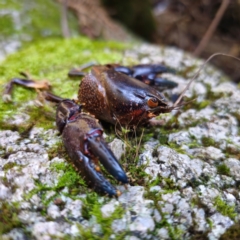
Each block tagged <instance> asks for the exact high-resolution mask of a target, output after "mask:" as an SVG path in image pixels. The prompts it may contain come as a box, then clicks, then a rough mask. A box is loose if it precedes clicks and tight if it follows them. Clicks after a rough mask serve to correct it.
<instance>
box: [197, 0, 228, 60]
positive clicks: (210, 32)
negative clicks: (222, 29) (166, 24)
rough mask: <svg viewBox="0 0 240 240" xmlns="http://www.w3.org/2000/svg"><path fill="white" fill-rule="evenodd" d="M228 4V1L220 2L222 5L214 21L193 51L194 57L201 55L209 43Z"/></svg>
mask: <svg viewBox="0 0 240 240" xmlns="http://www.w3.org/2000/svg"><path fill="white" fill-rule="evenodd" d="M229 3H230V0H223V1H222V4H221V6H220V8H219V9H218V11H217V14H216V16H215V17H214V19H213V21H212V22H211V24H210V26H209V28H208V30H207V31H206V33H205V34H204V36H203V38H202V40H201V42H200V43H199V45H198V46H197V48H196V49H195V51H194V53H193V54H194V55H195V56H199V55H200V54H201V53H202V51H203V50H204V48H205V46H206V45H207V43H208V42H209V40H210V38H211V37H212V35H213V33H214V31H215V30H216V27H217V25H218V23H219V22H220V20H221V18H222V16H223V14H224V12H225V11H226V9H227V7H228V5H229Z"/></svg>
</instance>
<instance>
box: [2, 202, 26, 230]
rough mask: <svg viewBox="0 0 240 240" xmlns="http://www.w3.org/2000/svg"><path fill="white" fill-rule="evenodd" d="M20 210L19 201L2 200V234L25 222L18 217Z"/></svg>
mask: <svg viewBox="0 0 240 240" xmlns="http://www.w3.org/2000/svg"><path fill="white" fill-rule="evenodd" d="M19 212H20V208H19V204H18V203H9V202H5V201H1V202H0V235H1V234H3V233H6V232H9V231H10V230H11V229H13V228H21V227H23V224H22V223H21V221H20V220H19V218H18V213H19Z"/></svg>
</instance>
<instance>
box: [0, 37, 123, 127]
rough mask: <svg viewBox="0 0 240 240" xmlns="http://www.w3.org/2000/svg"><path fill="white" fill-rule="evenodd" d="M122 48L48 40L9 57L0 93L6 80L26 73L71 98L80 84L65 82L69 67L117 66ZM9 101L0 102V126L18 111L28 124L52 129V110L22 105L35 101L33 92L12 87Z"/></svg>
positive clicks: (111, 44)
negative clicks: (115, 64) (88, 64)
mask: <svg viewBox="0 0 240 240" xmlns="http://www.w3.org/2000/svg"><path fill="white" fill-rule="evenodd" d="M125 47H126V46H124V45H122V44H120V43H116V42H101V41H90V40H88V39H86V38H81V39H68V40H64V39H51V40H45V41H44V42H43V41H41V42H38V43H35V44H33V45H31V46H29V47H27V48H24V49H23V50H21V51H19V52H17V53H16V54H12V55H10V56H8V57H7V59H6V60H5V61H4V62H3V63H2V64H1V65H0V75H1V78H0V85H1V88H2V89H1V90H2V91H3V88H4V84H5V83H6V82H8V81H9V79H11V78H13V77H19V74H18V72H19V71H28V72H29V73H30V74H31V75H32V78H33V79H37V80H40V79H43V78H44V79H48V80H49V81H50V83H51V85H52V91H53V92H54V93H55V94H56V95H59V96H61V97H64V98H72V97H73V96H74V95H76V94H77V88H78V85H79V82H78V81H73V80H70V79H68V77H67V73H68V71H69V69H70V68H71V67H74V66H79V65H82V64H84V63H87V62H93V61H97V62H99V63H101V64H104V63H109V62H119V61H120V60H121V56H122V50H124V49H125ZM106 49H108V50H107V51H106ZM2 91H1V92H2ZM12 98H13V102H12V103H11V104H6V103H3V101H2V100H0V122H9V120H10V119H11V118H12V116H16V115H17V114H18V111H19V110H20V111H21V113H27V114H29V115H30V116H31V118H30V120H29V121H28V122H31V123H33V124H34V125H37V126H41V127H44V128H49V127H52V124H53V121H54V111H55V110H54V107H53V106H51V105H50V106H49V105H46V104H44V106H43V107H36V106H25V105H24V103H25V102H27V101H29V100H34V99H36V98H37V93H36V92H35V91H34V90H29V89H25V88H23V87H15V88H14V91H13V97H12ZM23 106H25V107H23ZM49 120H50V121H51V122H50V123H49ZM24 124H26V123H24Z"/></svg>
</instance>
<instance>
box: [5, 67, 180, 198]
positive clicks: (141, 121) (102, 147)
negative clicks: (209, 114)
mask: <svg viewBox="0 0 240 240" xmlns="http://www.w3.org/2000/svg"><path fill="white" fill-rule="evenodd" d="M167 71H169V69H167V68H166V67H164V66H162V65H158V64H155V65H154V64H153V65H151V64H150V65H148V64H142V65H136V66H133V67H132V68H128V67H123V66H120V65H117V64H107V65H98V66H93V67H92V69H91V72H90V73H88V74H83V73H82V69H72V70H71V71H70V72H69V75H70V76H82V75H84V76H83V79H82V81H81V83H80V88H79V92H78V100H69V99H62V98H60V97H57V96H55V95H53V94H52V93H50V92H49V84H48V83H46V82H43V83H42V84H40V82H39V81H34V80H31V79H29V78H28V79H26V76H25V78H13V79H12V80H11V81H10V82H9V84H8V85H7V87H6V90H5V96H9V95H10V93H11V90H12V87H13V85H14V84H18V85H23V86H26V87H33V88H40V89H41V88H42V89H44V91H45V96H46V99H47V100H50V101H54V102H57V103H58V107H57V113H56V123H57V127H58V130H59V132H60V133H61V134H62V138H63V144H64V146H65V148H66V150H67V152H68V154H69V156H70V158H71V161H72V163H73V165H74V167H75V168H76V170H77V171H79V172H80V173H81V175H82V176H83V177H84V178H85V180H86V182H87V183H88V185H89V186H91V187H92V188H93V189H94V190H95V191H97V192H100V193H103V194H107V195H109V196H118V195H119V194H120V192H119V191H118V190H116V188H115V187H114V186H112V185H111V184H110V183H109V182H108V181H107V180H106V179H105V177H104V176H103V174H102V173H101V171H100V166H99V161H100V162H101V164H102V165H103V166H104V167H105V169H106V170H107V171H108V172H109V173H110V174H112V175H113V176H114V177H115V178H116V179H117V180H118V181H119V182H121V183H123V184H127V183H128V178H127V176H126V173H125V172H124V170H123V169H122V167H121V165H120V164H119V163H118V161H117V160H116V158H115V156H114V154H113V153H112V151H111V150H110V149H109V147H108V145H107V144H106V143H105V141H104V139H103V137H102V134H103V129H102V126H101V125H100V123H99V122H98V120H97V119H100V120H103V121H106V122H109V123H111V124H115V125H119V126H130V127H136V126H138V125H146V124H150V123H151V119H152V118H153V117H155V116H158V115H159V114H161V113H167V112H170V111H171V110H172V109H174V108H176V107H178V104H179V102H180V101H181V99H182V96H183V94H181V95H180V97H179V99H178V100H177V101H176V102H175V104H174V105H170V104H169V103H168V101H167V100H166V99H165V98H164V96H163V95H162V93H161V92H160V91H161V90H162V89H165V88H173V87H175V86H176V85H177V84H176V83H175V82H172V81H169V80H166V79H162V78H161V77H159V74H160V73H162V72H167Z"/></svg>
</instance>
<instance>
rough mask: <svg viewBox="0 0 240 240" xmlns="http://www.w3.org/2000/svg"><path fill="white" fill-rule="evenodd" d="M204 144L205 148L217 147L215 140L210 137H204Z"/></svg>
mask: <svg viewBox="0 0 240 240" xmlns="http://www.w3.org/2000/svg"><path fill="white" fill-rule="evenodd" d="M202 144H203V146H204V147H209V146H215V145H216V143H215V141H214V139H213V138H210V137H205V136H204V137H202Z"/></svg>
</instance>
